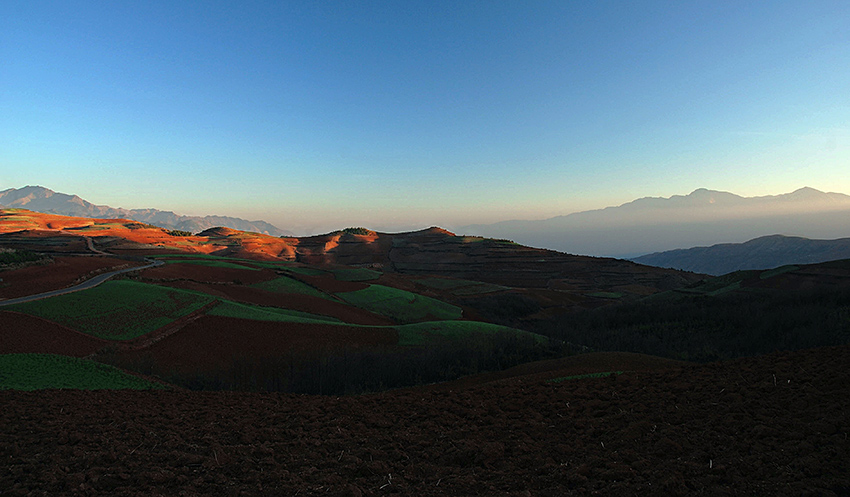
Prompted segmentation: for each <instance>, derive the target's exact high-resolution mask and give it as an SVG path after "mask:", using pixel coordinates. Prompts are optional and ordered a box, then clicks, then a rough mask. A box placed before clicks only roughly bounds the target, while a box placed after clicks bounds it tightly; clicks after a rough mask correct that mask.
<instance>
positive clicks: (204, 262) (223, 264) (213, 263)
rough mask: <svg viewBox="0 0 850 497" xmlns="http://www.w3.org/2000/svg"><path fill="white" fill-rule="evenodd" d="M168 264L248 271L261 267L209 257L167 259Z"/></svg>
mask: <svg viewBox="0 0 850 497" xmlns="http://www.w3.org/2000/svg"><path fill="white" fill-rule="evenodd" d="M165 263H166V264H195V265H198V266H209V267H220V268H227V269H244V270H246V271H259V269H257V268H255V267H249V266H246V265H244V264H239V263H236V262H229V261H225V260H208V259H177V260H166V261H165Z"/></svg>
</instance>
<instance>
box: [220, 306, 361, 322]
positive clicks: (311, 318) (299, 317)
mask: <svg viewBox="0 0 850 497" xmlns="http://www.w3.org/2000/svg"><path fill="white" fill-rule="evenodd" d="M207 314H208V315H210V316H224V317H229V318H240V319H253V320H255V321H277V322H284V323H314V324H345V323H343V322H342V321H340V320H339V319H336V318H332V317H327V316H320V315H318V314H310V313H309V312H301V311H293V310H291V309H280V308H278V307H263V306H259V305H251V304H240V303H238V302H232V301H229V300H225V301H222V302H221V303H220V304H219V305H217V306H215V307H214V308H212V309H211V310H210V311H209V312H207Z"/></svg>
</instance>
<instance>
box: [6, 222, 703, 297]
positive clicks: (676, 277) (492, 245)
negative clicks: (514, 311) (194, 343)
mask: <svg viewBox="0 0 850 497" xmlns="http://www.w3.org/2000/svg"><path fill="white" fill-rule="evenodd" d="M4 232H5V233H6V234H5V235H3V236H2V238H0V244H5V245H8V246H19V247H23V248H28V247H36V246H38V244H42V245H43V244H44V243H47V241H46V240H48V239H49V240H50V242H49V243H50V244H52V245H48V246H47V247H46V248H45V250H52V249H51V247H54V248H56V247H60V248H61V247H65V246H67V247H70V246H72V245H74V244H76V245H74V246H76V247H77V249H76V250H79V247H82V246H83V245H84V241H85V240H86V239H90V240H92V242H93V243H94V245H95V246H97V247H98V249H101V250H104V251H107V252H109V253H113V254H122V255H134V254H136V255H138V254H148V253H155V252H156V251H161V252H168V251H175V250H176V251H181V252H188V253H204V254H210V255H216V256H227V257H249V258H265V259H270V260H282V261H291V262H300V263H305V264H319V265H322V264H342V265H348V266H361V267H371V268H375V269H378V270H380V271H383V272H387V273H400V274H407V275H424V274H435V275H444V276H449V277H454V278H463V279H470V280H476V281H483V282H488V283H493V284H498V285H505V286H511V287H522V288H540V289H551V290H560V291H567V292H572V293H577V294H587V293H594V292H618V293H621V294H623V295H634V296H641V295H648V294H652V293H655V292H657V291H661V290H667V289H670V288H675V287H679V286H683V285H686V284H688V283H691V282H693V281H696V280H698V279H699V276H696V275H692V274H688V273H684V272H681V271H675V270H669V269H660V268H655V267H650V266H642V265H639V264H636V263H634V262H629V261H623V260H616V259H604V258H594V257H585V256H574V255H569V254H562V253H558V252H554V251H550V250H542V249H535V248H530V247H525V246H522V245H518V244H515V243H511V242H508V241H505V240H493V239H486V238H481V237H462V236H456V235H454V234H452V233H450V232H448V231H446V230H443V229H440V228H430V229H426V230H421V231H415V232H409V233H376V232H373V231H369V230H365V231H364V233H365V234H361V233H360V232H359V231H358V230H348V231H346V230H341V231H337V232H333V233H329V234H327V235H320V236H312V237H302V238H296V237H286V238H279V237H272V236H268V235H262V234H257V233H249V232H242V231H239V230H233V229H229V228H211V229H209V230H205V231H203V232H201V233H198V234H197V235H196V236H183V235H180V234H172V233H169V232H168V231H167V230H163V229H161V228H157V227H155V226H148V225H142V224H139V223H134V222H131V221H127V220H100V219H97V220H95V219H86V218H72V217H62V216H55V215H48V214H38V213H32V212H29V211H25V210H15V209H12V210H5V211H0V233H4ZM63 244H65V245H63ZM61 250H66V249H65V248H61ZM152 251H153V252H152Z"/></svg>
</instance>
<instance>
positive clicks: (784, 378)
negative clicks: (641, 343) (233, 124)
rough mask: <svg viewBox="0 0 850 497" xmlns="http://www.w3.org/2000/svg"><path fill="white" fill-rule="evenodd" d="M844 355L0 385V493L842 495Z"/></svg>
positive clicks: (849, 383)
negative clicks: (297, 384) (484, 371)
mask: <svg viewBox="0 0 850 497" xmlns="http://www.w3.org/2000/svg"><path fill="white" fill-rule="evenodd" d="M848 364H850V347H838V348H827V349H819V350H808V351H802V352H797V353H784V354H774V355H770V356H764V357H760V358H754V359H745V360H737V361H730V362H725V363H718V364H709V365H701V366H687V367H681V368H678V367H677V368H672V369H667V370H663V371H655V372H633V373H624V374H622V375H620V376H611V377H608V378H602V379H582V380H569V381H564V382H561V383H547V382H541V381H539V380H534V379H526V380H517V381H511V382H496V383H490V384H486V385H482V386H478V387H473V388H467V389H463V390H460V391H443V392H433V391H430V392H429V391H421V390H405V391H396V392H386V393H382V394H376V395H366V396H360V397H343V398H327V397H313V396H294V395H278V394H243V393H190V392H141V393H140V392H77V391H42V392H35V393H25V392H0V403H2V406H3V409H1V410H0V460H2V466H0V467H2V471H0V489H2V490H3V493H4V495H6V494H8V495H71V494H84V495H94V494H105V495H106V494H109V495H296V494H297V495H384V494H396V495H425V496H428V495H544V496H563V495H627V496H628V495H641V496H643V495H658V496H671V495H674V496H675V495H789V496H791V495H794V496H798V495H824V496H832V495H848V493H850V472H848V471H847V468H848V467H850V441H848V432H850V424H849V423H848V413H850V373H848V368H847V365H848ZM600 366H601V367H602V369H609V368H611V367H613V366H615V364H610V363H606V364H601V365H600ZM593 369H597V368H595V367H592V365H590V364H588V365H587V369H586V371H591V370H593ZM576 372H577V370H576V369H575V368H574V369H573V370H570V371H569V373H570V374H572V373H576Z"/></svg>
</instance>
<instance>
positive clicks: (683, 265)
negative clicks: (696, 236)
mask: <svg viewBox="0 0 850 497" xmlns="http://www.w3.org/2000/svg"><path fill="white" fill-rule="evenodd" d="M839 259H850V238H839V239H835V240H812V239H809V238H804V237H798V236H785V235H768V236H762V237H759V238H754V239H752V240H749V241H746V242H744V243H719V244H715V245H712V246H710V247H693V248H689V249H678V250H668V251H665V252H656V253H653V254H647V255H644V256H641V257H635V258H633V259H631V260H633V261H634V262H637V263H639V264H645V265H649V266H656V267H665V268H671V269H680V270H683V271H693V272H696V273H703V274H710V275H713V276H720V275H723V274H728V273H731V272H733V271H741V270H751V269H772V268H776V267H780V266H788V265H792V264H818V263H822V262H829V261H833V260H839Z"/></svg>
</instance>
